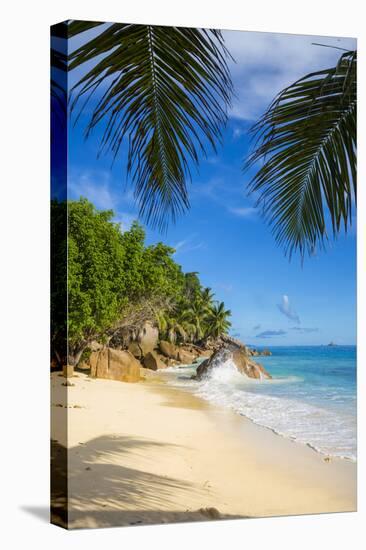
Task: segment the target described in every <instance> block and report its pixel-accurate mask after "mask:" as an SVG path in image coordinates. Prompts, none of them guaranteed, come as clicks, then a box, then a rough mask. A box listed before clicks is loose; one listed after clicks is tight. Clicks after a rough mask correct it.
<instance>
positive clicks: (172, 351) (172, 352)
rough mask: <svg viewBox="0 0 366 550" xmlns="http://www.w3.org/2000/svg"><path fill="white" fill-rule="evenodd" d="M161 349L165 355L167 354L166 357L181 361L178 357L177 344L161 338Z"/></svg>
mask: <svg viewBox="0 0 366 550" xmlns="http://www.w3.org/2000/svg"><path fill="white" fill-rule="evenodd" d="M159 350H160V351H161V353H162V354H163V355H165V357H168V358H169V359H175V360H176V361H179V357H178V354H179V348H178V347H177V346H176V345H175V344H172V343H171V342H167V341H166V340H160V342H159Z"/></svg>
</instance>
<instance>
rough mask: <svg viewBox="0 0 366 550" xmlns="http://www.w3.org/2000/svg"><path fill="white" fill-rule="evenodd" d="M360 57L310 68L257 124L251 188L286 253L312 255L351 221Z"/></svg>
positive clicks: (349, 54)
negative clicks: (260, 163) (254, 166)
mask: <svg viewBox="0 0 366 550" xmlns="http://www.w3.org/2000/svg"><path fill="white" fill-rule="evenodd" d="M356 62H357V54H356V52H355V51H350V52H346V53H344V54H343V55H342V56H341V57H340V59H339V62H338V64H337V66H336V67H333V68H330V69H326V70H322V71H318V72H314V73H311V74H309V75H307V76H305V77H304V78H301V79H300V80H298V81H297V82H295V83H294V84H292V85H291V86H289V87H288V88H286V89H285V90H283V91H282V92H281V93H280V94H279V95H278V96H277V98H276V99H275V100H274V101H273V102H272V104H271V105H270V106H269V108H268V110H267V111H266V112H265V113H264V115H263V116H262V118H261V119H260V120H259V121H258V123H257V124H255V126H254V127H253V129H252V130H253V132H254V135H255V136H256V143H255V148H254V152H252V154H251V155H250V157H249V160H248V162H247V163H246V165H245V169H248V168H249V167H251V166H253V165H254V164H256V163H257V162H258V161H261V162H263V165H262V166H261V168H260V169H259V170H258V172H257V173H256V174H255V176H254V178H253V179H252V180H251V182H250V185H249V192H251V193H257V194H258V195H259V196H258V200H257V206H261V207H262V210H263V214H264V216H265V218H266V219H267V220H268V222H269V223H270V225H271V226H272V230H273V233H274V236H275V238H276V240H277V242H278V243H279V244H280V245H281V246H284V248H285V252H286V254H289V256H291V254H292V253H293V252H294V251H295V250H298V251H299V252H300V254H301V256H302V257H304V254H305V253H306V252H308V253H309V254H313V253H314V250H315V249H316V245H317V244H319V245H321V246H323V245H324V244H325V242H326V240H327V239H328V238H329V233H330V231H329V229H330V230H331V233H332V234H333V237H335V236H337V235H338V234H339V232H340V230H341V228H342V226H343V227H344V229H345V231H347V229H348V227H349V226H350V224H351V222H352V210H353V202H354V201H355V200H356V100H357V95H356Z"/></svg>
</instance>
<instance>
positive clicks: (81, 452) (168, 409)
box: [52, 373, 356, 528]
mask: <svg viewBox="0 0 366 550" xmlns="http://www.w3.org/2000/svg"><path fill="white" fill-rule="evenodd" d="M64 381H65V379H64V378H62V377H60V376H59V375H58V374H56V373H54V374H53V375H52V388H53V393H52V403H53V409H52V410H53V415H52V437H53V439H56V440H57V441H58V443H59V444H61V445H63V446H66V445H67V447H68V449H69V454H68V460H69V486H68V489H69V527H71V528H77V527H103V526H112V525H129V524H147V523H162V522H174V521H191V520H203V519H208V518H211V519H216V513H215V511H211V512H210V511H209V512H207V511H206V509H207V508H211V507H213V508H215V509H217V510H218V511H219V513H220V517H237V516H240V517H259V516H273V515H290V514H307V513H320V512H341V511H342V512H343V511H354V510H355V509H356V464H354V463H352V462H350V461H346V460H337V459H332V460H331V461H329V462H325V461H324V457H323V456H322V455H320V454H318V453H316V452H315V451H313V450H312V449H310V448H308V447H306V446H303V445H301V444H298V443H294V442H292V441H290V440H287V439H285V438H282V437H280V436H277V435H275V434H274V433H272V432H271V431H270V430H267V429H265V428H261V427H259V426H257V425H255V424H253V423H252V422H251V421H249V420H247V419H245V418H243V417H241V416H239V415H237V414H235V413H233V412H232V411H229V410H226V409H223V408H219V407H216V406H212V405H210V404H207V403H206V402H204V401H202V400H200V399H198V398H196V397H195V396H192V395H190V394H188V393H185V392H183V391H178V390H175V389H172V388H169V387H167V386H164V385H163V384H159V383H158V382H154V378H152V379H150V380H149V381H146V382H140V383H137V384H127V383H123V382H113V381H109V380H95V379H89V378H88V377H87V376H86V375H84V374H78V376H77V377H73V378H72V379H71V382H72V383H73V384H75V385H74V386H71V387H68V388H67V390H68V408H67V411H68V434H67V441H66V430H65V429H63V427H62V423H63V419H64V417H65V409H64V408H61V407H56V406H55V405H56V404H58V403H62V402H63V396H64V395H65V390H66V388H65V387H64V386H62V385H61V384H62V382H64ZM75 405H76V406H77V407H76V408H75ZM78 407H80V408H78ZM200 509H204V510H203V511H202V510H201V511H200Z"/></svg>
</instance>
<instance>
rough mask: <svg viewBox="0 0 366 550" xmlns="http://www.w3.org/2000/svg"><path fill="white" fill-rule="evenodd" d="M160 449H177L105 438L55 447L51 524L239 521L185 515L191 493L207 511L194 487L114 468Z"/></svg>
mask: <svg viewBox="0 0 366 550" xmlns="http://www.w3.org/2000/svg"><path fill="white" fill-rule="evenodd" d="M157 446H159V447H172V445H170V444H169V445H168V444H165V443H160V442H156V441H150V440H147V439H142V438H131V437H124V436H102V437H98V438H96V439H93V440H90V441H88V442H87V443H85V444H79V445H77V446H75V447H72V448H70V449H69V450H68V452H67V450H66V448H65V447H63V446H62V445H60V444H59V443H58V442H57V441H52V444H51V522H52V523H55V524H57V525H60V526H62V527H65V528H69V529H75V528H76V529H77V528H88V527H113V526H123V525H141V524H143V525H147V524H158V523H174V522H183V521H204V520H209V519H229V518H231V519H233V518H234V516H227V515H223V514H220V513H219V512H218V511H217V510H216V509H214V508H199V507H197V508H198V509H197V510H186V509H182V506H181V505H180V503H181V502H184V496H185V495H187V493H189V497H190V499H191V500H192V496H193V498H194V499H195V500H196V501H197V503H202V504H203V505H204V502H205V498H204V497H205V493H204V491H203V490H202V489H200V488H198V487H196V486H194V485H193V484H191V483H188V482H186V481H184V480H179V479H175V478H172V477H168V476H160V475H155V474H152V473H149V472H144V471H141V470H137V469H134V468H130V467H125V466H122V465H119V464H115V463H114V462H113V459H114V458H116V456H119V457H120V456H121V455H122V454H129V455H135V456H136V455H139V454H143V455H144V456H148V454H149V450H150V449H152V448H153V447H157ZM167 509H169V510H167ZM28 511H29V512H31V513H34V514H36V515H39V516H40V515H41V514H37V513H36V512H37V511H36V510H31V509H29V508H28Z"/></svg>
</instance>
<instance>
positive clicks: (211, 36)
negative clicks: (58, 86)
mask: <svg viewBox="0 0 366 550" xmlns="http://www.w3.org/2000/svg"><path fill="white" fill-rule="evenodd" d="M78 24H80V23H79V22H78ZM74 30H75V28H74V27H73V23H71V32H74ZM228 55H229V54H228V52H227V50H226V48H225V46H224V41H223V38H222V35H221V34H220V32H219V31H216V30H204V29H202V30H200V29H189V28H176V27H159V26H150V25H128V24H111V25H110V26H109V27H108V28H107V29H105V30H103V31H102V32H101V33H100V34H99V35H98V36H97V37H96V38H93V39H91V40H90V41H88V42H87V43H86V44H84V45H83V46H81V47H79V48H78V49H77V50H76V51H74V52H73V53H72V54H71V55H70V66H69V69H70V70H73V69H75V68H76V67H80V66H83V64H84V63H86V62H90V61H91V60H95V65H94V66H93V68H91V69H90V70H88V71H87V72H86V74H85V75H84V76H83V77H82V78H81V79H80V80H79V82H78V83H77V84H76V86H75V89H74V92H75V94H76V95H75V101H74V103H73V106H72V107H73V109H75V108H76V105H80V104H81V103H80V102H81V101H83V102H84V104H85V102H88V101H89V100H90V98H91V97H93V95H94V94H95V93H96V91H97V90H101V95H99V97H98V98H97V99H96V105H95V106H94V108H93V111H92V115H91V118H90V121H89V123H88V125H87V128H86V136H88V135H90V132H91V131H92V130H93V129H95V127H96V126H98V125H99V124H101V123H103V137H102V140H101V152H102V151H104V152H111V153H112V155H113V157H114V158H115V157H116V156H117V154H118V153H119V151H120V148H121V146H122V143H124V142H125V141H126V144H127V148H128V163H127V171H128V174H129V175H130V176H131V179H132V182H133V183H134V186H135V198H136V199H137V201H138V203H139V206H140V215H141V216H142V217H143V218H144V219H145V220H146V221H147V223H149V224H151V225H152V226H158V227H159V228H160V229H161V228H164V226H166V223H167V221H168V219H169V218H171V219H172V220H173V221H174V220H175V218H176V216H177V215H178V214H180V213H182V212H183V211H185V210H186V209H188V208H189V200H188V193H187V184H186V180H187V179H188V180H189V178H190V164H191V163H192V164H193V165H195V164H196V165H198V160H199V152H202V153H204V154H206V150H207V146H209V147H212V148H213V149H214V150H216V141H217V140H220V138H221V131H222V127H223V125H224V124H225V122H226V110H227V106H228V104H229V103H230V99H231V95H232V82H231V78H230V74H229V70H228V66H227V56H228ZM82 110H83V106H81V107H79V114H80V112H82Z"/></svg>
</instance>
